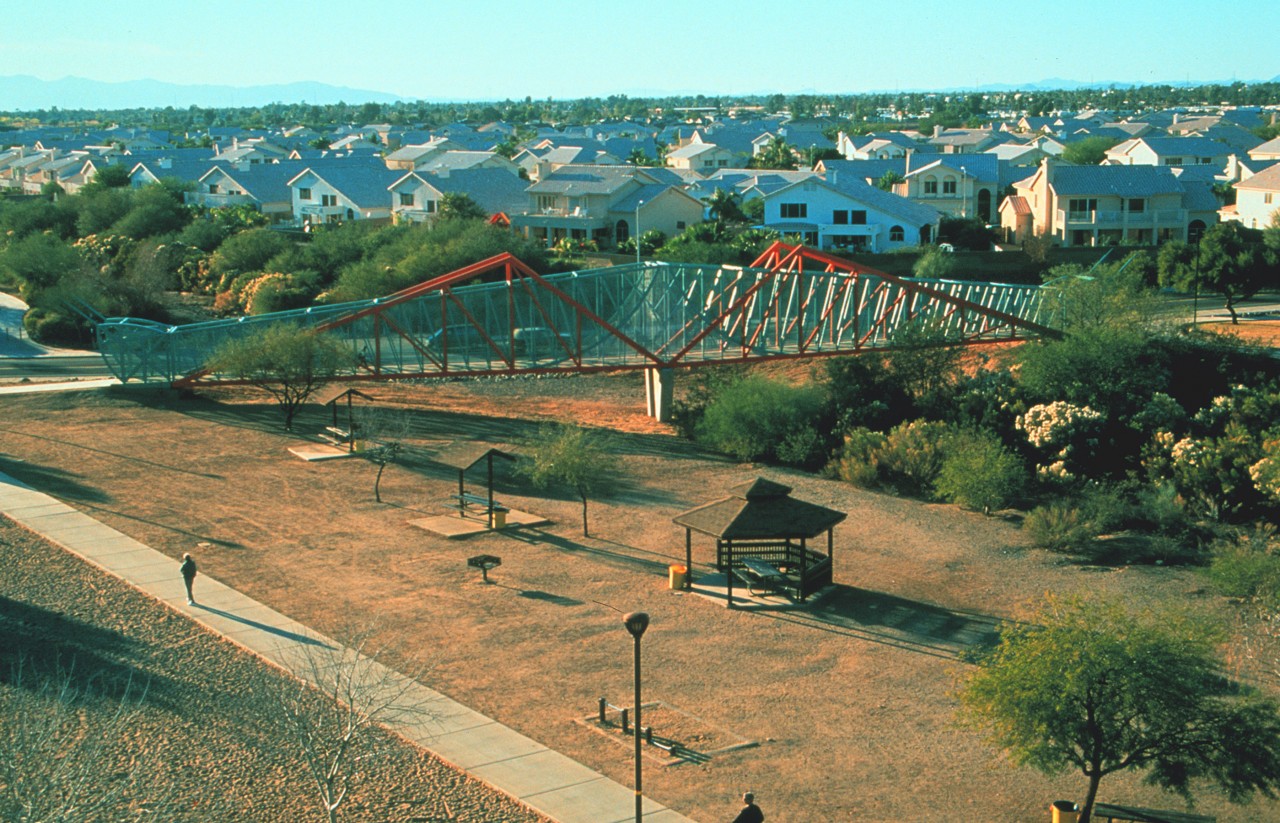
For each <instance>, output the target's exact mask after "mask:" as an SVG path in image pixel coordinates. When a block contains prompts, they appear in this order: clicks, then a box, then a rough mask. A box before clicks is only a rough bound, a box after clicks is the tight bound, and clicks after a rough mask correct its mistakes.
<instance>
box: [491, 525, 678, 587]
mask: <svg viewBox="0 0 1280 823" xmlns="http://www.w3.org/2000/svg"><path fill="white" fill-rule="evenodd" d="M502 534H503V536H504V537H509V538H511V539H513V540H518V541H520V542H522V543H535V544H538V543H540V544H545V545H547V546H551V547H552V548H556V549H559V550H561V551H563V552H565V553H566V554H569V555H578V556H581V557H589V558H591V559H592V560H595V561H599V562H601V563H604V564H605V565H609V566H613V567H614V568H618V569H627V570H628V571H636V570H639V571H643V572H648V573H653V574H664V575H665V574H666V573H667V568H668V567H669V566H670V565H671V563H673V562H675V561H677V560H679V559H680V558H678V557H669V556H667V555H661V554H658V553H656V552H650V551H645V550H644V549H637V548H635V547H634V546H628V545H626V544H625V543H616V542H614V541H610V540H599V539H597V538H593V539H596V540H597V542H600V543H608V544H610V545H612V546H616V547H617V549H609V548H605V547H603V546H599V547H596V546H587V545H584V544H582V543H577V542H575V541H573V540H569V539H567V538H564V537H561V536H559V535H556V534H552V533H551V532H547V531H543V530H542V529H538V528H532V527H522V528H508V529H505V530H503V532H502Z"/></svg>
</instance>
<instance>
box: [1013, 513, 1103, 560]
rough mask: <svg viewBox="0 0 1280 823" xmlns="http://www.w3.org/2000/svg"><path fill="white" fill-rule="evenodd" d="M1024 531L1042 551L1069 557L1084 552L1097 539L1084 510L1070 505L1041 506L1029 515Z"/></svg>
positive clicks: (1023, 524) (1023, 522)
mask: <svg viewBox="0 0 1280 823" xmlns="http://www.w3.org/2000/svg"><path fill="white" fill-rule="evenodd" d="M1022 528H1023V529H1025V530H1026V532H1027V534H1028V535H1030V537H1031V540H1032V542H1033V543H1035V545H1037V546H1039V547H1040V548H1042V549H1048V550H1049V551H1051V552H1064V553H1068V554H1074V553H1078V552H1080V551H1082V550H1084V549H1085V548H1086V547H1087V546H1088V545H1089V544H1090V543H1092V542H1093V539H1094V538H1095V537H1096V536H1097V535H1096V534H1094V532H1093V530H1092V529H1091V528H1090V526H1089V523H1088V522H1087V520H1086V519H1085V517H1084V515H1083V514H1082V513H1081V511H1080V510H1079V509H1078V508H1075V507H1074V506H1070V505H1067V504H1066V503H1049V504H1048V505H1045V506H1037V507H1036V508H1034V509H1032V510H1031V511H1030V512H1028V513H1027V517H1026V519H1025V520H1023V521H1022Z"/></svg>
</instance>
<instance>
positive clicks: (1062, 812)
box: [1049, 800, 1080, 823]
mask: <svg viewBox="0 0 1280 823" xmlns="http://www.w3.org/2000/svg"><path fill="white" fill-rule="evenodd" d="M1049 809H1050V811H1052V812H1053V823H1076V821H1077V820H1079V819H1080V807H1079V806H1077V805H1076V804H1075V803H1073V802H1072V801H1070V800H1055V801H1053V803H1051V804H1050V805H1049Z"/></svg>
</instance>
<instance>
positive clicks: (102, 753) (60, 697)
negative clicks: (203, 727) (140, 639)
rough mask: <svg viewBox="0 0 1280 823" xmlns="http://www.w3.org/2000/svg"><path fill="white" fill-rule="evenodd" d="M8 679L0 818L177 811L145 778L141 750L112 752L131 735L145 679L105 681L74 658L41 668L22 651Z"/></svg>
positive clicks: (0, 712) (2, 707) (2, 703)
mask: <svg viewBox="0 0 1280 823" xmlns="http://www.w3.org/2000/svg"><path fill="white" fill-rule="evenodd" d="M9 686H10V688H9V689H7V690H0V716H3V717H4V722H3V723H0V751H3V752H4V755H3V756H0V819H3V820H14V821H31V823H36V821H70V820H97V819H102V820H106V819H115V820H120V819H124V817H132V816H136V812H138V811H141V810H143V809H145V810H146V811H147V812H148V813H151V814H154V815H157V819H162V818H167V817H170V816H171V814H172V812H174V811H175V809H174V807H173V804H172V798H171V796H170V792H169V790H168V789H166V788H165V787H163V785H162V784H160V783H159V782H158V781H155V780H150V779H148V774H149V771H148V769H147V763H146V759H145V755H144V756H142V757H141V758H139V757H138V756H137V755H138V753H136V752H129V753H127V755H126V756H124V757H123V758H120V757H118V755H119V752H118V751H116V748H117V746H118V744H119V743H120V742H121V741H126V740H129V739H131V737H132V735H131V733H130V729H131V728H132V727H133V726H135V725H136V723H137V720H138V708H139V706H140V705H141V703H142V702H143V701H144V700H145V699H146V695H147V688H146V686H143V687H138V686H137V685H135V684H134V682H133V680H132V678H130V679H129V680H127V681H126V682H125V683H124V684H123V685H120V686H111V687H109V686H108V684H106V683H105V681H104V680H103V678H102V677H100V676H98V675H96V674H89V675H88V676H86V675H84V674H81V673H77V672H76V671H75V663H74V661H72V663H71V664H70V666H69V667H67V668H59V669H58V670H57V671H55V672H54V673H52V674H39V673H37V672H35V671H34V670H33V669H32V668H31V667H30V666H29V665H27V664H26V662H25V661H24V660H23V659H22V658H19V659H18V660H17V661H16V662H15V663H14V665H13V670H12V674H11V677H10V679H9ZM117 760H127V761H128V766H127V767H123V768H122V767H121V766H120V765H119V764H118V763H116V761H117ZM130 811H132V812H134V813H135V814H129V812H130Z"/></svg>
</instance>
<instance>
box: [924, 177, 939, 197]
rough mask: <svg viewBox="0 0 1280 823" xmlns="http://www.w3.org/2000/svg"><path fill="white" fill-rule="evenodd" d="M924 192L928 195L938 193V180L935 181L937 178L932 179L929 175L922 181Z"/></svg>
mask: <svg viewBox="0 0 1280 823" xmlns="http://www.w3.org/2000/svg"><path fill="white" fill-rule="evenodd" d="M924 193H925V194H926V195H930V194H932V195H937V193H938V181H937V180H934V179H933V178H932V177H930V178H929V179H927V180H925V181H924Z"/></svg>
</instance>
